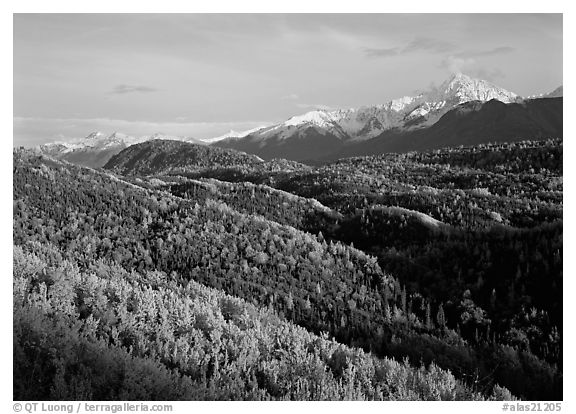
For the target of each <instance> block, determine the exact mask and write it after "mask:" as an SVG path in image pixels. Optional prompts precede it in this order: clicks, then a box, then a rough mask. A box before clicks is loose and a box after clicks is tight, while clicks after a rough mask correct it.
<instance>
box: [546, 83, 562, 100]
mask: <svg viewBox="0 0 576 414" xmlns="http://www.w3.org/2000/svg"><path fill="white" fill-rule="evenodd" d="M563 96H564V86H563V85H560V86H558V87H557V88H556V89H554V90H553V91H552V92H550V93H547V94H546V95H544V96H542V97H543V98H560V97H563Z"/></svg>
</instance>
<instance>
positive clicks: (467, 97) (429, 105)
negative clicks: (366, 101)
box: [212, 73, 518, 145]
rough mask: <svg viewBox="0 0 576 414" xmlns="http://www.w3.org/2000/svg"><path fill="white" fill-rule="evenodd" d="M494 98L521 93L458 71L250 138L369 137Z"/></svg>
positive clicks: (312, 114)
mask: <svg viewBox="0 0 576 414" xmlns="http://www.w3.org/2000/svg"><path fill="white" fill-rule="evenodd" d="M492 99H497V100H499V101H501V102H504V103H510V102H515V101H517V100H518V96H517V95H516V94H515V93H513V92H509V91H507V90H505V89H503V88H500V87H498V86H496V85H494V84H492V83H490V82H487V81H484V80H481V79H475V78H472V77H470V76H468V75H465V74H463V73H455V74H453V75H452V76H450V77H449V78H448V79H447V80H445V81H444V82H443V83H442V84H441V85H440V86H438V87H432V88H430V89H429V90H427V91H425V92H422V93H420V94H418V95H416V96H404V97H402V98H398V99H394V100H391V101H389V102H387V103H385V104H382V105H372V106H364V107H361V108H351V109H338V110H320V109H317V110H313V111H310V112H307V113H305V114H302V115H297V116H293V117H291V118H289V119H288V120H286V121H284V122H282V123H280V124H276V125H273V126H271V127H267V128H263V129H261V130H260V131H257V132H256V133H254V134H252V135H251V136H250V138H249V140H250V141H251V142H260V144H261V145H266V141H267V140H268V139H273V141H275V140H281V141H283V140H285V139H288V138H290V137H292V136H303V134H304V135H305V134H306V129H308V128H310V127H313V128H314V129H316V131H317V132H318V133H319V134H321V135H326V134H331V135H333V136H334V137H336V138H338V139H340V140H352V141H359V140H366V139H370V138H373V137H375V136H377V135H379V134H381V133H382V132H384V131H386V130H389V129H392V128H399V129H413V128H421V127H425V126H429V125H431V124H433V123H434V122H436V121H437V120H438V119H440V117H441V116H442V115H443V114H445V113H446V112H447V111H449V110H450V109H452V108H453V107H455V106H456V105H459V104H462V103H465V102H469V101H484V102H485V101H489V100H492ZM226 138H228V137H226ZM215 141H216V140H214V141H212V142H215Z"/></svg>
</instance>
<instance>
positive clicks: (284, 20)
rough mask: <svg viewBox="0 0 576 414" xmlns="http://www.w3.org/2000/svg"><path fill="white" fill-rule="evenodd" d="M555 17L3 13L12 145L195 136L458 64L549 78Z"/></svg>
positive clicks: (404, 85) (388, 95)
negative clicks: (10, 30) (7, 25)
mask: <svg viewBox="0 0 576 414" xmlns="http://www.w3.org/2000/svg"><path fill="white" fill-rule="evenodd" d="M562 42H563V37H562V15H561V14H539V15H535V14H375V13H372V14H15V15H14V38H13V45H14V55H13V57H14V61H13V62H14V64H13V73H14V85H13V86H14V98H13V109H14V111H13V122H14V140H13V145H15V146H19V145H24V146H33V145H38V144H42V143H46V142H53V141H66V140H69V139H74V138H79V137H83V136H86V135H88V134H90V133H91V132H93V131H102V132H105V133H112V132H114V131H119V132H122V133H126V134H130V135H135V136H140V135H151V134H153V133H158V132H159V133H165V134H171V135H183V136H189V137H194V138H209V137H214V136H218V135H222V134H224V133H225V132H227V131H229V130H231V129H233V130H236V131H242V130H247V129H251V128H254V127H257V126H263V125H270V124H274V123H277V122H282V121H284V120H286V119H288V118H289V117H291V116H293V115H299V114H302V113H305V112H307V111H310V110H313V109H317V108H320V109H332V108H334V109H336V108H350V107H359V106H363V105H372V104H380V103H385V102H387V101H389V100H391V99H394V98H398V97H402V96H405V95H412V94H415V93H417V92H418V91H421V90H424V89H428V88H429V87H431V86H433V85H439V84H440V83H442V82H443V81H444V80H445V79H447V78H448V77H449V76H450V75H451V74H452V73H455V72H462V73H465V74H468V75H470V76H474V77H478V78H482V79H485V80H489V81H491V82H493V83H495V84H497V85H499V86H501V87H503V88H505V89H508V90H510V91H512V92H515V93H517V94H519V95H522V96H529V95H534V94H540V93H546V92H549V91H552V90H553V89H555V88H556V87H558V86H559V85H561V84H562V83H563V79H562V66H563V57H562Z"/></svg>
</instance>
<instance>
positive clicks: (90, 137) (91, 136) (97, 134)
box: [84, 131, 106, 140]
mask: <svg viewBox="0 0 576 414" xmlns="http://www.w3.org/2000/svg"><path fill="white" fill-rule="evenodd" d="M103 137H106V134H105V133H104V132H100V131H95V132H92V133H91V134H88V135H87V136H86V138H84V139H85V140H93V139H100V138H103Z"/></svg>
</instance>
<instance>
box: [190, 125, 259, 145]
mask: <svg viewBox="0 0 576 414" xmlns="http://www.w3.org/2000/svg"><path fill="white" fill-rule="evenodd" d="M262 128H265V126H264V125H262V126H259V127H256V128H252V129H249V130H247V131H240V132H239V131H234V130H233V129H231V130H230V131H228V132H227V133H225V134H224V135H220V136H217V137H212V138H200V139H199V141H202V142H205V143H207V144H212V143H214V142H218V141H222V140H224V139H228V138H244V137H245V136H246V135H250V134H252V133H254V132H256V131H259V130H261V129H262Z"/></svg>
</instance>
